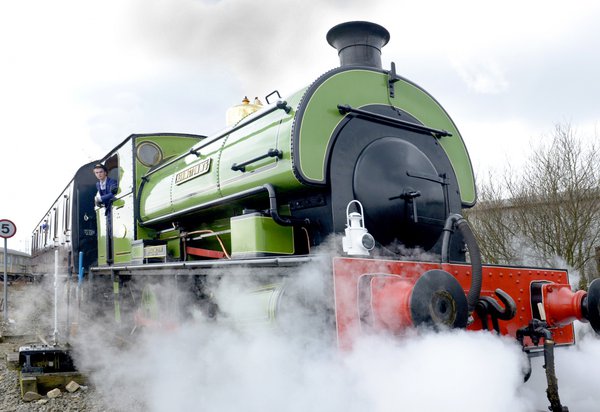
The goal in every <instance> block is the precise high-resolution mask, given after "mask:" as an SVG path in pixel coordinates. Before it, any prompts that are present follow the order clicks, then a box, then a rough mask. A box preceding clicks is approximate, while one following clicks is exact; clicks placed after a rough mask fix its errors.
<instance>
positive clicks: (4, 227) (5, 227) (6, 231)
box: [0, 219, 17, 322]
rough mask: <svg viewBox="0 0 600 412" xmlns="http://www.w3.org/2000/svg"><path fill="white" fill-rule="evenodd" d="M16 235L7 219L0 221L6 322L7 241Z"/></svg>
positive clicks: (6, 316)
mask: <svg viewBox="0 0 600 412" xmlns="http://www.w3.org/2000/svg"><path fill="white" fill-rule="evenodd" d="M15 233H17V226H15V224H14V223H13V222H11V221H10V220H8V219H0V237H3V238H4V300H3V302H4V304H3V306H4V321H5V322H8V274H7V267H8V266H7V264H8V259H7V252H8V249H7V247H6V243H7V239H8V238H9V237H13V236H14V235H15Z"/></svg>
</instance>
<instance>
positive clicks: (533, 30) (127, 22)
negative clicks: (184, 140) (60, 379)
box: [0, 0, 600, 250]
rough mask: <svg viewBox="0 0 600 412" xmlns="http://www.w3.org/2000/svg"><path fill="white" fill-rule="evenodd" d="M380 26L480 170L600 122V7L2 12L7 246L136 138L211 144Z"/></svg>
mask: <svg viewBox="0 0 600 412" xmlns="http://www.w3.org/2000/svg"><path fill="white" fill-rule="evenodd" d="M349 20H368V21H372V22H376V23H379V24H381V25H383V26H384V27H386V28H387V29H388V30H389V32H390V34H391V40H390V42H389V44H388V45H387V46H386V47H385V48H384V49H383V55H382V60H383V66H384V68H388V67H389V66H390V62H391V61H394V62H395V63H396V67H397V72H398V73H399V74H400V75H402V76H404V77H406V78H408V79H410V80H412V81H414V82H415V83H417V84H419V85H420V86H422V87H423V88H425V89H426V90H428V91H429V92H430V93H431V94H432V95H433V96H434V97H435V98H436V99H437V100H438V101H439V102H440V103H441V104H442V106H444V108H445V109H446V110H447V111H448V113H449V114H450V116H451V117H452V118H453V119H454V121H455V123H456V124H457V126H458V128H459V130H460V131H461V133H462V135H463V138H464V139H465V141H466V144H467V147H468V148H469V151H470V154H471V159H472V161H473V164H474V168H475V170H476V172H477V173H478V174H480V175H481V174H486V173H487V170H489V169H490V168H500V167H502V165H503V164H504V163H505V162H506V161H507V159H514V160H515V161H522V159H523V158H524V155H525V154H526V153H527V151H528V150H529V145H530V143H531V142H535V141H538V140H539V139H541V138H542V137H543V136H544V135H546V136H547V135H548V134H549V133H550V132H551V131H552V128H553V126H554V124H555V123H557V122H570V123H571V124H572V125H573V126H575V127H576V129H577V131H578V133H579V134H581V135H586V136H593V135H594V133H595V129H596V127H598V126H599V125H600V98H599V97H598V96H600V82H599V81H598V76H599V73H600V55H599V53H598V50H600V28H599V23H598V22H599V21H600V3H599V2H597V1H577V2H565V1H561V2H558V1H513V0H508V1H503V2H493V3H492V2H481V1H463V0H455V1H451V2H450V1H442V0H439V1H433V0H429V1H427V0H425V1H418V2H407V1H403V0H389V1H387V0H386V1H377V0H372V1H369V2H366V1H356V0H343V1H341V0H340V1H338V0H335V1H307V0H305V1H287V0H260V1H247V0H222V1H221V0H138V1H136V0H103V1H81V0H73V1H68V0H57V1H52V2H48V1H42V0H20V1H13V2H3V3H2V5H0V53H1V55H0V56H1V57H0V132H1V133H2V138H1V140H0V179H2V180H1V186H0V187H2V191H1V195H0V196H1V197H0V218H5V219H11V220H13V221H14V222H15V223H16V225H17V227H18V233H17V236H16V237H15V238H13V239H10V240H9V248H11V249H20V250H24V249H25V248H26V247H27V245H28V243H29V239H30V234H31V231H32V230H33V229H34V227H35V226H36V225H37V223H38V222H39V221H40V219H41V218H42V217H43V215H44V214H45V212H46V210H47V209H48V208H49V207H50V205H51V203H52V202H53V200H54V199H55V198H56V197H57V196H58V194H59V193H60V192H61V191H62V189H63V188H64V187H65V186H66V184H67V182H68V181H69V180H70V179H71V178H72V176H73V174H74V173H75V171H76V170H77V168H78V167H79V166H80V165H82V164H84V163H86V162H89V161H92V160H95V159H98V158H102V157H103V156H104V155H105V154H106V153H107V152H109V151H110V149H111V148H112V147H114V146H116V145H117V144H118V143H120V142H121V141H122V140H123V139H125V138H126V137H127V136H129V135H130V134H132V133H148V132H167V131H168V132H185V133H200V134H210V133H213V132H215V131H218V130H220V129H222V128H223V127H224V124H225V111H226V110H227V108H228V107H229V106H232V105H235V104H238V103H239V102H240V99H241V98H242V97H243V96H245V95H247V96H249V97H254V96H259V97H264V96H265V95H267V94H269V93H270V92H271V91H273V90H275V89H277V90H279V91H280V93H281V94H282V95H283V96H286V95H288V94H290V93H292V92H294V91H296V90H297V89H300V88H302V87H304V86H306V85H308V84H310V83H311V82H312V81H313V80H314V79H315V78H316V77H317V76H319V75H321V74H322V73H324V72H325V71H327V70H329V69H331V68H333V67H336V66H338V64H339V60H338V57H337V54H336V51H335V50H334V49H332V48H331V47H330V46H329V45H328V44H327V42H326V41H325V34H326V33H327V30H328V29H329V28H331V27H332V26H334V25H335V24H338V23H341V22H344V21H349Z"/></svg>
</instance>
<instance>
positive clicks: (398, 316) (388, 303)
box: [369, 276, 415, 333]
mask: <svg viewBox="0 0 600 412" xmlns="http://www.w3.org/2000/svg"><path fill="white" fill-rule="evenodd" d="M370 283H371V287H370V290H371V297H370V300H369V302H372V305H373V306H372V311H373V315H374V319H373V323H374V327H375V328H377V329H385V330H389V331H390V332H392V333H400V332H402V330H404V329H406V328H407V327H409V326H411V325H412V324H413V321H412V319H411V316H410V295H411V293H412V290H413V287H414V286H415V282H413V281H412V279H411V280H406V279H402V278H401V277H400V276H384V277H382V276H377V277H373V278H371V280H370Z"/></svg>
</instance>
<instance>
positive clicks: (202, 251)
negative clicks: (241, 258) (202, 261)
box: [185, 246, 225, 259]
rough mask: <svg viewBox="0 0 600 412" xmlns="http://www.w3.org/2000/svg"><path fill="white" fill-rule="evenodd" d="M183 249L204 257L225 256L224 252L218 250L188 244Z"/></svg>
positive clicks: (188, 252) (216, 257)
mask: <svg viewBox="0 0 600 412" xmlns="http://www.w3.org/2000/svg"><path fill="white" fill-rule="evenodd" d="M185 251H186V252H187V254H188V255H193V256H199V257H206V258H211V259H223V258H224V257H225V253H223V252H220V251H218V250H211V249H201V248H198V247H191V246H188V247H186V248H185Z"/></svg>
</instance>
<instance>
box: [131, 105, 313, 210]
mask: <svg viewBox="0 0 600 412" xmlns="http://www.w3.org/2000/svg"><path fill="white" fill-rule="evenodd" d="M295 100H296V103H295V104H296V105H297V101H298V100H299V97H296V98H295ZM290 104H291V105H293V104H294V102H293V101H290ZM292 107H294V106H292ZM293 115H294V113H293V112H291V113H289V114H286V113H285V112H284V111H283V110H276V111H274V112H272V113H270V114H269V115H267V116H265V117H263V118H262V119H259V120H257V121H255V122H252V123H250V124H249V125H248V126H246V127H244V128H242V129H240V130H238V131H235V132H232V133H231V134H229V135H227V136H225V137H224V138H222V139H220V140H217V141H215V142H213V143H211V144H210V145H208V146H206V147H204V148H202V149H201V150H200V156H196V155H194V154H190V155H188V156H186V157H184V158H182V159H181V160H179V161H177V162H175V163H173V164H171V165H169V166H167V167H165V168H164V169H162V170H159V171H158V172H156V173H155V174H153V175H151V176H150V178H149V181H148V182H146V183H145V185H144V188H143V190H142V192H141V202H140V216H141V218H142V221H145V220H149V219H152V218H155V217H160V216H163V215H165V214H168V213H172V212H175V211H178V210H183V209H186V208H188V207H192V206H195V205H198V204H201V203H204V202H209V201H212V200H215V199H218V198H220V197H222V196H227V195H230V194H233V193H238V192H240V191H242V190H245V189H248V188H252V187H255V186H259V185H262V184H264V183H266V182H269V183H271V184H272V185H274V186H275V187H277V188H278V189H282V190H291V189H293V188H301V187H302V185H301V184H300V182H299V181H298V180H297V179H296V177H295V176H294V173H293V171H292V166H291V156H290V155H291V123H292V119H293ZM209 139H210V138H209ZM196 146H198V145H196ZM269 149H279V150H281V151H282V152H283V157H282V158H281V159H278V158H276V157H268V158H265V159H262V160H260V161H257V162H255V163H252V164H250V165H248V166H247V167H246V171H245V172H242V171H234V170H231V167H232V165H233V164H234V163H238V164H239V163H242V162H245V161H247V160H249V159H252V158H255V157H257V156H260V155H263V154H265V153H267V152H268V151H269ZM208 159H210V160H208ZM206 161H210V169H209V170H208V172H207V173H204V174H198V175H197V176H194V177H192V178H190V179H189V180H186V181H184V182H182V183H180V184H177V183H176V179H177V174H178V173H183V172H184V171H186V170H189V169H191V168H193V167H194V166H196V165H199V164H202V163H203V162H206ZM266 206H268V203H266V201H265V207H266Z"/></svg>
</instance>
